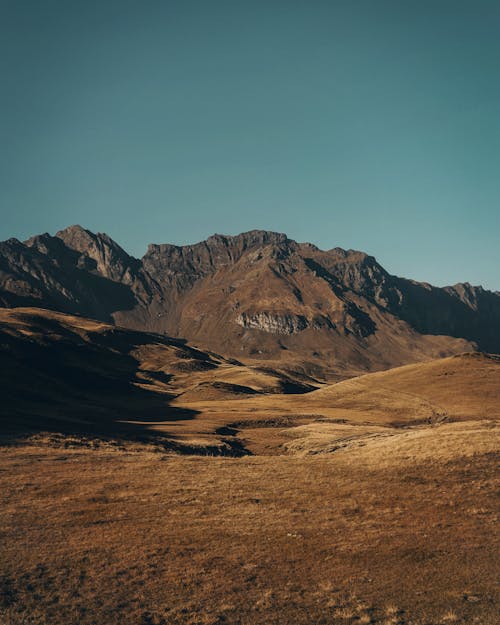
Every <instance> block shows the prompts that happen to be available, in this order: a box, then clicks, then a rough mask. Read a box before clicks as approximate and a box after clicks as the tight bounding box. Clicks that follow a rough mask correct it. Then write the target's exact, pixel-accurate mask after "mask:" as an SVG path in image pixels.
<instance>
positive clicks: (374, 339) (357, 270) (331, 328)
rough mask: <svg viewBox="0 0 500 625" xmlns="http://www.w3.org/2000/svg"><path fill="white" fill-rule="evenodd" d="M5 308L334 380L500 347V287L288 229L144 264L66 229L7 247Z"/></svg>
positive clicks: (1, 274) (174, 250)
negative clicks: (155, 336)
mask: <svg viewBox="0 0 500 625" xmlns="http://www.w3.org/2000/svg"><path fill="white" fill-rule="evenodd" d="M0 304H1V305H2V306H5V307H13V306H42V307H45V308H50V309H54V310H60V311H63V312H69V313H78V314H82V315H85V316H89V317H93V318H96V319H99V320H103V321H106V322H114V323H117V324H119V325H121V326H125V327H129V328H133V329H137V330H145V331H153V332H159V333H166V334H168V335H170V336H175V337H182V338H187V339H188V340H190V341H193V342H194V343H196V344H198V345H200V346H201V347H202V348H204V349H210V350H214V351H217V352H219V353H224V354H225V355H228V356H232V357H235V358H238V359H252V360H254V361H261V362H263V361H265V362H267V363H268V364H270V365H272V366H276V365H277V364H278V366H282V367H289V368H290V369H293V370H295V371H298V370H301V371H303V373H304V374H306V375H313V376H316V377H317V376H324V377H326V378H331V377H332V376H335V375H342V376H344V377H345V376H349V375H354V374H357V373H360V372H363V371H372V370H378V369H386V368H389V367H393V366H398V365H401V364H406V363H410V362H417V361H420V360H426V359H429V358H438V357H442V356H447V355H451V354H453V353H459V352H462V351H470V350H471V349H475V348H476V346H477V347H479V349H481V350H484V351H489V352H500V337H499V335H498V333H497V332H496V328H497V327H498V324H499V323H500V295H499V294H498V293H491V292H488V291H485V290H483V289H482V288H481V287H472V286H470V285H468V284H461V285H455V286H454V287H446V288H443V289H441V288H436V287H431V286H430V285H427V284H424V283H417V282H414V281H410V280H405V279H402V278H397V277H395V276H391V275H390V274H388V273H387V272H386V271H385V270H384V269H383V268H382V267H381V266H380V265H379V264H378V263H377V262H376V260H375V259H374V258H373V257H371V256H368V255H367V254H364V253H362V252H356V251H353V250H347V251H346V250H342V249H340V248H334V249H332V250H329V251H322V250H319V249H318V248H317V247H315V246H314V245H311V244H307V243H297V242H295V241H292V240H290V239H288V238H287V237H286V235H284V234H280V233H274V232H266V231H259V230H255V231H251V232H247V233H243V234H240V235H238V236H222V235H214V236H212V237H209V238H208V239H207V240H206V241H203V242H201V243H198V244H195V245H188V246H183V247H180V246H174V245H168V244H165V245H150V246H149V248H148V251H147V253H146V254H145V256H144V257H143V258H142V259H141V260H138V259H135V258H132V257H131V256H129V255H128V254H127V253H126V252H125V251H124V250H123V249H122V248H121V247H120V246H119V245H118V244H116V243H115V242H114V241H113V240H112V239H111V238H110V237H108V236H107V235H105V234H93V233H91V232H89V231H87V230H85V229H83V228H81V227H80V226H71V227H70V228H67V229H65V230H62V231H60V232H58V233H57V234H56V235H55V236H54V237H52V236H50V235H48V234H44V235H40V236H37V237H33V238H31V239H29V240H28V241H26V242H24V243H21V242H19V241H17V240H15V239H10V240H8V241H6V242H4V243H1V244H0Z"/></svg>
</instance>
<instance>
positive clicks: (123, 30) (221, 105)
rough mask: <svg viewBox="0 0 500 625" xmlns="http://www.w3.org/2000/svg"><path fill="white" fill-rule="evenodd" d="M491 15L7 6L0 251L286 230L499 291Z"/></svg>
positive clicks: (0, 4)
mask: <svg viewBox="0 0 500 625" xmlns="http://www.w3.org/2000/svg"><path fill="white" fill-rule="evenodd" d="M499 33H500V2H498V0H491V1H486V0H470V1H467V2H464V1H461V0H419V1H418V2H417V1H415V0H345V1H342V2H341V1H336V0H325V1H320V0H302V1H295V0H282V1H278V0H265V1H260V0H252V1H250V0H247V1H245V2H242V1H240V0H230V1H227V2H224V1H219V0H204V1H194V0H179V1H177V0H171V1H169V0H162V1H154V0H136V1H132V0H99V1H94V0H81V1H77V0H43V1H42V0H22V1H21V0H0V69H1V82H0V141H1V150H0V217H1V219H0V238H1V239H5V238H8V237H11V236H16V237H18V238H20V239H24V238H26V237H28V236H30V235H32V234H35V233H39V232H45V231H48V232H51V233H54V232H55V231H56V230H58V229H60V228H63V227H65V226H67V225H70V224H73V223H80V224H81V225H83V226H84V227H87V228H89V229H91V230H94V231H101V232H102V231H103V232H107V233H108V234H110V235H111V236H112V237H113V238H114V239H116V240H117V241H118V242H119V243H120V244H121V245H122V246H123V247H125V249H127V251H129V252H130V253H132V254H134V255H136V256H142V254H143V253H144V252H145V250H146V245H147V244H148V243H149V242H156V243H161V242H172V243H178V244H184V243H192V242H195V241H198V240H201V239H204V238H206V237H207V236H208V235H210V234H212V233H214V232H220V233H226V234H236V233H238V232H241V231H244V230H249V229H253V228H261V229H272V230H278V231H281V232H286V233H287V234H288V235H289V236H290V237H292V238H295V239H297V240H301V241H311V242H313V243H316V244H317V245H319V246H320V247H322V248H331V247H335V246H337V245H339V246H342V247H346V248H356V249H362V250H364V251H367V252H369V253H371V254H374V255H375V256H376V257H377V259H378V260H379V261H380V262H381V263H382V264H383V265H384V266H385V267H386V268H387V269H388V270H389V271H391V272H392V273H396V274H398V275H404V276H406V277H412V278H415V279H418V280H426V281H429V282H432V283H434V284H438V285H444V284H453V283H455V282H458V281H469V282H472V283H473V284H483V285H484V286H485V287H487V288H490V289H493V290H500V275H499V267H500V34H499Z"/></svg>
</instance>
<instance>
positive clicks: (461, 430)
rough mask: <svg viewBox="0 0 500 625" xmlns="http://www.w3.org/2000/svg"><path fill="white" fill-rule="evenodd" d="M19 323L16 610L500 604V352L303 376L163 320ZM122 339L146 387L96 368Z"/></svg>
mask: <svg viewBox="0 0 500 625" xmlns="http://www.w3.org/2000/svg"><path fill="white" fill-rule="evenodd" d="M23 315H24V316H23ZM0 322H1V323H2V324H3V325H2V331H3V332H4V335H3V339H2V340H3V342H4V344H5V345H7V347H6V348H5V350H4V352H5V354H7V355H6V357H5V358H4V359H3V360H1V361H0V365H1V371H0V373H1V374H2V377H3V380H4V382H5V386H4V388H3V391H2V392H3V395H4V399H5V401H4V402H3V406H2V410H1V411H0V417H1V419H2V421H1V423H2V431H3V432H4V436H3V437H2V440H1V442H2V444H1V446H0V623H1V624H2V625H28V624H30V625H80V624H81V625H91V624H92V625H118V624H120V625H170V624H171V625H174V624H179V625H181V624H182V625H188V624H190V625H195V624H197V625H216V624H228V625H229V624H235V625H236V624H241V625H254V624H255V625H269V624H274V623H276V624H283V625H288V624H293V625H295V624H297V625H302V624H304V625H305V624H316V623H318V624H325V625H328V624H332V625H340V624H341V623H353V624H359V625H363V624H364V625H367V624H369V623H373V624H375V625H377V624H378V625H455V624H457V625H459V624H462V625H469V624H477V625H496V623H498V598H499V596H498V595H499V576H498V573H499V565H498V560H499V551H498V547H499V544H498V543H499V540H498V530H497V528H498V493H499V489H498V473H497V461H498V419H499V418H500V358H498V357H496V356H487V355H481V354H464V355H462V356H456V357H451V358H445V359H442V360H437V361H431V362H426V363H419V364H416V365H408V366H405V367H400V368H397V369H393V370H390V371H387V372H380V373H373V374H368V375H365V376H361V377H357V378H354V379H348V380H344V381H341V382H339V383H335V384H319V383H317V384H315V383H314V381H311V380H309V381H307V383H308V384H310V385H313V386H314V385H316V386H317V387H318V388H317V390H313V391H312V392H308V393H301V394H290V393H288V394H287V393H285V392H283V388H285V387H284V382H286V383H287V384H292V383H296V384H299V382H300V383H303V384H305V383H306V381H305V380H304V379H299V377H297V376H296V375H295V374H292V373H290V372H283V371H276V372H270V371H268V370H264V369H263V368H262V367H259V366H256V365H255V363H254V364H252V365H251V366H250V365H248V364H244V363H238V364H235V363H232V362H230V361H226V360H224V359H222V358H220V357H216V356H215V355H211V356H209V357H208V356H206V355H200V354H199V353H197V352H191V351H189V350H188V348H185V347H183V346H182V345H178V344H174V343H168V342H167V341H165V340H163V339H162V340H160V339H159V338H158V337H157V338H154V336H153V335H149V337H146V338H144V337H143V338H140V337H138V336H137V333H135V334H133V333H129V334H127V332H126V331H123V332H122V331H121V330H116V329H112V328H111V327H110V326H106V325H105V324H97V323H94V322H90V321H87V320H82V319H79V318H76V317H68V316H65V315H58V314H56V313H46V312H40V311H34V310H28V309H26V310H24V311H21V312H19V311H18V312H12V311H10V312H4V311H2V317H1V319H0ZM49 322H50V323H49ZM47 323H49V325H46V324H47ZM49 327H50V331H49V329H48V328H49ZM120 332H122V333H121V334H120ZM125 343H126V345H128V347H124V345H125ZM75 345H76V346H77V347H78V349H76V350H75V349H73V348H74V346H75ZM96 345H97V346H98V348H97V347H96ZM33 349H36V350H41V351H40V352H38V351H37V352H36V353H37V354H38V355H40V354H44V353H46V352H45V351H44V350H46V349H48V350H50V353H52V354H53V353H57V354H59V356H58V358H60V359H62V360H61V362H63V364H64V367H66V368H67V367H69V366H70V365H71V367H72V368H71V375H69V376H68V377H67V379H65V381H64V385H63V386H56V385H55V382H54V381H53V380H52V378H51V377H50V376H52V375H53V376H58V378H57V379H60V376H61V371H60V369H58V368H57V366H56V365H55V364H54V363H52V364H51V368H50V367H49V368H46V370H45V371H43V366H42V365H41V364H40V362H34V361H33V353H34V352H33V351H32V350H33ZM87 349H90V351H89V352H87V351H86V350H87ZM96 349H99V350H101V351H99V352H98V354H99V358H98V359H97V360H95V359H94V358H93V357H92V358H90V356H89V355H88V354H94V351H95V350H96ZM25 350H28V351H25ZM102 350H108V351H102ZM37 357H38V356H37ZM107 358H112V359H113V360H110V361H109V363H110V366H111V365H112V366H113V367H116V366H118V367H119V368H120V371H121V375H122V377H123V376H124V375H125V374H126V375H127V385H126V387H127V388H128V387H129V386H131V387H133V392H132V394H126V395H125V396H124V392H125V391H124V390H123V388H125V387H123V388H122V387H120V386H119V385H118V382H117V380H116V379H112V378H109V380H110V381H109V385H108V386H106V385H105V387H104V388H103V389H101V390H100V391H99V390H96V391H95V393H94V394H92V395H88V394H84V393H83V391H82V389H81V388H80V387H79V386H78V383H77V382H75V379H74V378H75V375H76V372H78V371H79V372H80V375H81V376H82V379H84V380H85V383H86V384H87V381H88V380H90V379H92V378H91V377H88V376H91V375H94V374H98V375H99V376H100V377H101V378H102V377H103V376H105V375H107V373H106V371H104V367H105V365H104V364H103V363H105V362H107V360H106V359H107ZM207 358H209V359H208V360H207ZM96 363H97V364H96ZM131 363H132V364H133V366H132V364H131ZM196 363H198V364H196ZM199 363H204V364H202V365H200V364H199ZM207 363H209V364H207ZM159 372H160V373H162V375H159ZM21 374H22V376H24V377H23V378H22V380H20V376H21ZM293 375H295V377H293ZM44 376H45V377H44ZM54 379H55V378H54ZM106 379H107V378H106ZM51 380H52V381H51ZM44 384H45V386H46V389H45V391H44V388H43V386H44ZM23 385H24V387H23ZM23 388H25V389H26V390H25V393H24V394H23V393H22V392H21V391H22V389H23ZM54 389H56V390H54ZM35 391H36V392H35ZM44 392H45V393H46V394H45V395H43V398H44V408H43V410H42V409H40V411H39V412H38V413H35V412H36V411H35V412H34V408H33V406H34V405H35V402H36V399H37V397H38V398H40V397H41V396H42V393H44ZM101 392H102V396H101V395H100V394H99V393H101ZM51 393H53V394H54V397H52V396H51ZM113 393H114V394H115V397H114V401H113V402H111V403H110V405H112V406H115V407H118V408H117V411H118V412H119V416H118V417H114V418H111V417H110V415H111V414H112V411H111V412H110V410H111V409H110V410H108V409H107V408H106V404H105V401H104V399H103V398H106V397H107V398H108V400H109V396H110V395H112V394H113ZM127 393H128V391H127ZM56 395H57V397H56ZM148 398H152V399H148ZM52 400H53V403H51V401H52ZM93 406H95V407H96V408H95V411H94V412H92V411H93ZM140 406H147V410H148V415H149V416H141V418H139V417H138V415H139V414H141V413H140ZM97 407H98V408H99V410H100V411H101V412H99V410H98V409H97ZM105 408H106V410H105ZM91 413H92V414H94V413H95V414H98V415H99V419H100V421H93V420H92V415H91ZM101 421H102V423H101ZM19 423H21V424H22V427H21V428H17V429H16V427H17V426H16V427H14V426H15V425H16V424H19ZM37 424H38V425H37ZM103 424H104V425H103ZM98 426H99V427H98ZM84 430H85V431H84Z"/></svg>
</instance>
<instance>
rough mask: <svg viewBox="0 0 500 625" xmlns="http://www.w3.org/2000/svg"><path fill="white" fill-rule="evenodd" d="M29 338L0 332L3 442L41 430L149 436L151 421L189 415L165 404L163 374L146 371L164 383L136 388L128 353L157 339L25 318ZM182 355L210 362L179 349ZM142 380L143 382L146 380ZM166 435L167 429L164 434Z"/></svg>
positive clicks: (163, 340)
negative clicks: (81, 332)
mask: <svg viewBox="0 0 500 625" xmlns="http://www.w3.org/2000/svg"><path fill="white" fill-rule="evenodd" d="M30 330H31V331H34V333H35V334H34V335H33V336H32V337H30V338H25V337H21V338H20V337H19V336H18V335H16V336H15V335H12V334H9V333H7V332H0V376H1V379H2V392H1V395H0V433H1V434H2V435H3V436H4V438H7V439H9V440H11V441H12V440H16V439H23V438H25V437H26V436H28V435H32V434H36V433H39V432H58V433H63V434H65V433H68V434H69V433H72V434H75V433H78V434H92V435H101V436H106V437H119V438H122V439H130V440H146V439H149V438H151V437H152V436H154V434H155V433H154V431H152V430H151V428H150V426H151V424H155V423H159V422H164V421H166V422H174V423H172V424H171V425H172V427H173V428H175V421H179V420H186V419H192V418H193V417H194V416H195V415H196V414H197V412H196V411H194V410H186V409H180V408H176V407H173V406H171V405H170V404H171V401H172V399H173V398H174V395H173V394H172V393H169V392H168V391H167V387H166V386H165V384H167V383H168V382H169V379H170V377H169V375H168V374H164V373H161V372H159V373H157V372H151V375H150V377H151V378H152V379H154V380H155V381H157V382H160V384H163V387H160V388H158V387H157V386H155V385H153V384H152V383H151V382H149V388H148V389H146V388H141V387H139V386H137V385H136V383H137V382H138V379H137V377H136V374H137V372H138V367H139V362H138V361H137V359H136V358H134V357H133V356H132V355H131V352H132V351H133V350H134V349H135V348H137V347H139V346H140V345H144V344H148V343H152V342H161V343H165V344H169V345H174V346H180V345H181V343H180V342H178V341H175V340H170V339H167V338H163V337H152V336H151V335H147V334H143V333H139V332H137V333H136V332H128V331H122V330H120V329H111V330H109V331H108V332H104V333H92V334H87V336H86V337H85V338H83V337H81V336H79V335H78V334H77V333H75V332H74V331H72V330H71V329H69V328H65V327H64V326H61V324H60V323H58V322H57V321H54V320H51V319H46V318H40V317H38V318H37V319H33V320H30ZM182 350H183V356H184V357H185V358H193V359H195V360H201V361H204V360H210V359H209V357H208V356H207V355H206V354H204V353H202V352H198V351H197V350H193V349H191V348H188V347H185V346H183V347H182ZM145 383H146V384H148V381H147V380H146V381H145ZM165 435H168V434H165Z"/></svg>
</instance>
